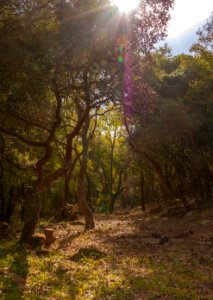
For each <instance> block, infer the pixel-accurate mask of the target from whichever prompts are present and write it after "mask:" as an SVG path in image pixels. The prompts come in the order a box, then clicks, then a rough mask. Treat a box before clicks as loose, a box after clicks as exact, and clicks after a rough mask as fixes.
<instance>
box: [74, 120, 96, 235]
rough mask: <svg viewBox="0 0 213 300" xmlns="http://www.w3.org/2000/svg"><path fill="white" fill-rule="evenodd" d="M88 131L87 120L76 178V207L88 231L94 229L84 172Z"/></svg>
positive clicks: (86, 159)
mask: <svg viewBox="0 0 213 300" xmlns="http://www.w3.org/2000/svg"><path fill="white" fill-rule="evenodd" d="M88 129H89V119H88V120H87V121H86V124H85V126H84V129H83V133H82V146H83V152H82V160H81V166H80V172H79V178H78V205H79V209H80V212H81V213H82V214H83V215H84V219H85V230H90V229H93V228H94V227H95V223H94V219H93V215H92V211H91V209H90V207H89V205H88V203H87V197H86V194H87V193H86V188H85V187H86V171H87V161H88V148H89V140H88V138H87V132H88Z"/></svg>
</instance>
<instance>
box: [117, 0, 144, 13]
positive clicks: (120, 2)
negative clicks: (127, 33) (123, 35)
mask: <svg viewBox="0 0 213 300" xmlns="http://www.w3.org/2000/svg"><path fill="white" fill-rule="evenodd" d="M112 3H113V4H114V5H116V6H117V7H118V9H119V10H120V11H121V12H123V13H129V12H131V11H132V10H134V9H135V8H137V6H138V5H139V0H112Z"/></svg>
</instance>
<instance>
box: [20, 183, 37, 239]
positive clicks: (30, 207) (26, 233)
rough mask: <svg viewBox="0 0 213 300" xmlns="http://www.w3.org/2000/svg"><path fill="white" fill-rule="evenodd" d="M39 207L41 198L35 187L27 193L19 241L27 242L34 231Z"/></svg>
mask: <svg viewBox="0 0 213 300" xmlns="http://www.w3.org/2000/svg"><path fill="white" fill-rule="evenodd" d="M40 209H41V198H40V194H39V191H38V190H37V188H35V189H34V191H32V192H30V191H29V192H28V193H27V203H26V210H25V216H24V226H23V228H22V232H21V237H20V242H21V243H27V242H28V240H29V239H30V237H31V236H32V235H33V233H34V232H35V228H36V224H37V222H38V220H39V214H40Z"/></svg>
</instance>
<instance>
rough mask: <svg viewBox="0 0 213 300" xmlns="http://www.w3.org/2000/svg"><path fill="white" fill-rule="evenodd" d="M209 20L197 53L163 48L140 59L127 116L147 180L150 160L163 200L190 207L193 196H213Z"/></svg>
mask: <svg viewBox="0 0 213 300" xmlns="http://www.w3.org/2000/svg"><path fill="white" fill-rule="evenodd" d="M207 24H208V25H205V26H204V28H203V31H200V32H199V41H200V44H197V45H194V46H193V47H192V50H193V51H195V54H196V55H195V56H189V55H179V56H176V57H172V56H171V54H170V52H169V49H167V48H161V49H160V50H158V51H156V52H153V53H152V54H151V56H150V60H147V59H146V58H144V59H141V60H140V63H139V64H138V66H139V67H138V69H136V71H135V74H134V75H135V80H134V96H133V101H132V110H131V114H129V115H127V117H126V126H127V129H128V133H129V142H130V145H131V146H132V149H133V151H134V152H135V153H136V155H137V157H138V158H137V159H138V160H139V161H141V158H142V157H143V159H144V172H143V173H144V176H145V182H146V184H148V185H149V186H150V187H151V186H153V182H150V177H149V172H148V169H147V168H148V165H149V166H150V167H152V168H153V170H154V172H155V174H156V175H157V177H155V176H154V177H152V179H151V180H152V181H153V180H154V181H155V180H156V179H158V182H159V185H156V184H155V183H154V185H155V186H157V189H158V194H161V198H162V200H164V201H166V203H167V205H168V204H171V203H172V202H173V200H174V199H177V198H179V199H180V201H181V202H182V204H183V205H184V206H185V207H186V208H189V207H190V206H191V203H192V202H193V201H192V200H195V202H196V204H197V205H203V204H204V203H207V202H208V201H210V199H211V197H212V163H213V161H212V156H211V153H212V129H213V128H212V111H213V110H212V103H213V102H212V100H213V99H212V88H211V87H212V85H213V81H212V79H213V77H212V71H211V70H212V50H210V48H211V47H210V45H211V38H210V37H212V33H210V31H209V30H210V28H211V27H210V23H209V21H208V23H207ZM207 32H208V33H207ZM207 35H208V38H207ZM204 40H205V43H206V42H207V41H208V42H207V44H208V45H207V44H205V43H204ZM147 164H148V165H147ZM162 200H161V201H162Z"/></svg>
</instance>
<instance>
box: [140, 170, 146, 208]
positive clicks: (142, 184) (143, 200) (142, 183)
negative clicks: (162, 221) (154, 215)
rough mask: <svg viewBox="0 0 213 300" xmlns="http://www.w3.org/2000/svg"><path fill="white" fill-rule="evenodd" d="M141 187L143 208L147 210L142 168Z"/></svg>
mask: <svg viewBox="0 0 213 300" xmlns="http://www.w3.org/2000/svg"><path fill="white" fill-rule="evenodd" d="M140 175H141V176H140V188H141V210H142V211H145V210H146V205H145V195H144V174H143V170H142V168H141V174H140Z"/></svg>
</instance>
